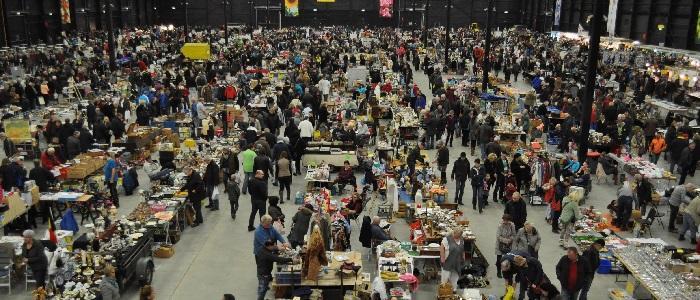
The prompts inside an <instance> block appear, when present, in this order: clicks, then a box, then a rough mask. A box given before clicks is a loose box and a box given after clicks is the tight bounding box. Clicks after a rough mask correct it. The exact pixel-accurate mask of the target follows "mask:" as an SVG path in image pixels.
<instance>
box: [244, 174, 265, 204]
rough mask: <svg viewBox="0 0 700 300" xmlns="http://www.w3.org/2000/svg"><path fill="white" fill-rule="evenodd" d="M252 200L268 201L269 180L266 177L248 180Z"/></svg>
mask: <svg viewBox="0 0 700 300" xmlns="http://www.w3.org/2000/svg"><path fill="white" fill-rule="evenodd" d="M248 191H249V192H250V200H253V201H255V200H258V201H267V181H265V180H264V179H258V178H255V177H253V178H251V179H250V182H248Z"/></svg>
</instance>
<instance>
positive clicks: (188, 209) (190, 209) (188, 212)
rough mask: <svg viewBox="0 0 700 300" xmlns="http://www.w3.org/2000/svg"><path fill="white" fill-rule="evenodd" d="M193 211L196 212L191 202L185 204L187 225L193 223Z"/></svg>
mask: <svg viewBox="0 0 700 300" xmlns="http://www.w3.org/2000/svg"><path fill="white" fill-rule="evenodd" d="M195 213H196V212H195V211H194V207H193V206H192V204H187V205H185V221H186V222H187V225H192V224H194V221H195Z"/></svg>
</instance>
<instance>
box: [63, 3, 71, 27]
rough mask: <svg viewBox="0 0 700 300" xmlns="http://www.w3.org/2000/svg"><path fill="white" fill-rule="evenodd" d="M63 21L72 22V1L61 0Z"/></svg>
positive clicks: (65, 22)
mask: <svg viewBox="0 0 700 300" xmlns="http://www.w3.org/2000/svg"><path fill="white" fill-rule="evenodd" d="M61 23H62V24H70V1H69V0H61Z"/></svg>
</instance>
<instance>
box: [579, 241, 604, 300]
mask: <svg viewBox="0 0 700 300" xmlns="http://www.w3.org/2000/svg"><path fill="white" fill-rule="evenodd" d="M603 248H605V240H604V239H597V240H596V241H595V242H593V244H592V245H591V246H590V247H588V249H586V250H585V251H583V254H582V255H581V257H582V258H584V259H585V261H586V262H587V263H588V273H587V274H585V275H586V279H585V281H584V283H583V287H581V295H580V296H579V300H588V290H590V288H591V284H593V277H594V276H595V271H596V270H597V269H598V266H600V250H601V249H603Z"/></svg>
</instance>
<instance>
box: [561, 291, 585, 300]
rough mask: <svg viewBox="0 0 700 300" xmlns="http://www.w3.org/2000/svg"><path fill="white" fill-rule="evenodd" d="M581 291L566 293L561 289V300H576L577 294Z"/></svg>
mask: <svg viewBox="0 0 700 300" xmlns="http://www.w3.org/2000/svg"><path fill="white" fill-rule="evenodd" d="M580 292H581V291H568V290H566V289H561V297H562V299H563V300H576V299H578V294H579V293H580Z"/></svg>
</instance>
